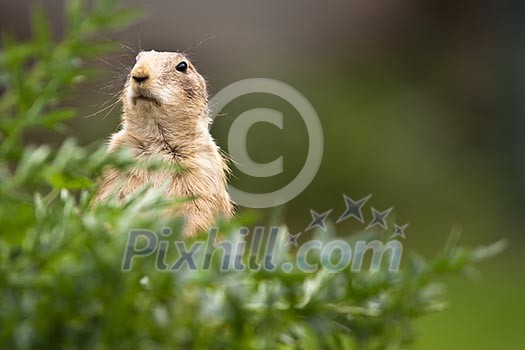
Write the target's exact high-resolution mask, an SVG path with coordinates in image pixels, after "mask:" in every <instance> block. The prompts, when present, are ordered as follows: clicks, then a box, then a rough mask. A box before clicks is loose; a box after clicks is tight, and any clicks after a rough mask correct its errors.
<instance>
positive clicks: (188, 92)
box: [96, 51, 233, 236]
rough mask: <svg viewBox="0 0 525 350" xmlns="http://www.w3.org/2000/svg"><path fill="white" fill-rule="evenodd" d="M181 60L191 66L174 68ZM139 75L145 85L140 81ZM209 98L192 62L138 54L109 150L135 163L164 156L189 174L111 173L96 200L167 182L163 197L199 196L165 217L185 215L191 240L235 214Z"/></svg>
mask: <svg viewBox="0 0 525 350" xmlns="http://www.w3.org/2000/svg"><path fill="white" fill-rule="evenodd" d="M181 61H184V62H186V63H187V65H188V68H187V70H186V72H179V71H177V70H176V69H175V67H176V66H177V64H179V63H180V62H181ZM134 76H135V77H147V80H145V81H143V82H141V83H138V82H136V81H135V80H134V79H133V77H134ZM138 96H142V97H143V98H140V97H139V98H137V97H138ZM207 98H208V96H207V92H206V82H205V80H204V78H203V77H202V76H201V75H200V74H199V73H198V72H197V71H196V70H195V68H194V67H193V65H192V64H191V63H190V62H189V60H188V59H187V57H185V56H184V55H182V54H179V53H172V52H155V51H148V52H142V53H140V54H139V55H138V56H137V62H136V64H135V66H134V67H133V69H132V70H131V73H130V76H129V79H128V80H127V82H126V85H125V87H124V90H123V94H122V102H123V105H124V108H123V115H122V128H121V130H120V131H119V132H117V133H115V134H114V135H113V136H112V137H111V139H110V141H109V151H110V152H112V151H114V150H116V149H117V148H119V147H126V148H129V149H131V151H132V152H133V154H134V156H135V157H136V159H137V160H147V159H148V158H151V157H161V159H162V160H163V161H165V162H167V163H169V164H174V165H180V166H181V167H182V168H183V169H184V170H183V171H182V172H176V171H171V170H166V169H160V170H147V169H143V168H139V167H137V168H132V169H129V170H127V171H125V172H120V171H117V170H109V171H107V172H106V173H105V174H104V175H103V176H102V179H101V186H100V191H99V193H98V194H97V196H96V201H104V200H106V199H108V198H109V197H110V196H113V195H117V196H118V197H119V198H121V200H123V199H124V198H126V197H127V196H128V195H130V194H131V193H133V192H135V191H137V190H139V189H141V188H143V187H144V186H145V185H147V186H150V187H151V188H153V189H158V188H160V187H161V186H163V184H166V183H167V185H168V187H167V190H166V191H165V196H166V198H168V199H171V198H173V199H177V198H187V197H194V199H193V200H190V201H187V202H184V203H183V204H182V205H181V206H180V208H173V209H169V210H168V211H167V213H166V214H167V215H183V216H184V217H185V219H186V225H185V229H184V234H185V235H186V236H192V235H195V234H197V233H198V232H201V231H205V230H207V229H208V228H209V227H210V226H211V225H212V224H213V223H214V221H215V220H216V218H217V217H221V216H224V217H229V216H231V215H232V213H233V207H232V204H231V201H230V198H229V195H228V193H227V191H226V186H227V184H226V175H227V172H228V168H227V165H226V164H225V161H224V159H223V158H222V157H221V155H220V153H219V149H218V147H217V145H216V144H215V142H214V141H213V139H212V137H211V135H210V133H209V131H208V126H209V123H210V121H211V120H210V118H209V117H208V104H207Z"/></svg>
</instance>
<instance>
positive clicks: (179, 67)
mask: <svg viewBox="0 0 525 350" xmlns="http://www.w3.org/2000/svg"><path fill="white" fill-rule="evenodd" d="M175 69H176V70H178V71H179V72H185V71H186V70H187V69H188V64H187V63H186V62H184V61H182V62H181V63H179V64H177V67H175Z"/></svg>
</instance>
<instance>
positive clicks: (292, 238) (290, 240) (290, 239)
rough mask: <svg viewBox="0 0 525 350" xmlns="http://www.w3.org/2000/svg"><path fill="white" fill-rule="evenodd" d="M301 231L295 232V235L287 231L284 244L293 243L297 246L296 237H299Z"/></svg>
mask: <svg viewBox="0 0 525 350" xmlns="http://www.w3.org/2000/svg"><path fill="white" fill-rule="evenodd" d="M301 233H302V232H299V233H296V234H295V235H292V234H291V233H290V232H288V242H286V244H291V245H294V246H296V247H297V246H298V245H297V238H299V236H300V235H301Z"/></svg>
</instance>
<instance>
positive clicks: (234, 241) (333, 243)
mask: <svg viewBox="0 0 525 350" xmlns="http://www.w3.org/2000/svg"><path fill="white" fill-rule="evenodd" d="M371 197H372V195H371V194H370V195H368V196H366V197H364V198H361V199H359V200H354V199H352V198H350V197H349V196H347V195H346V194H345V195H343V198H344V201H345V205H346V209H345V210H344V212H343V213H341V214H340V215H339V216H338V218H337V221H336V224H337V223H340V222H343V221H345V220H349V219H353V220H357V221H359V222H360V223H362V224H363V225H366V226H365V227H364V230H365V231H366V230H371V229H378V228H379V229H382V230H384V231H385V232H389V231H392V228H391V227H389V224H388V223H387V217H388V216H389V214H390V213H391V212H392V211H393V207H391V208H389V209H386V210H383V211H380V210H377V209H375V208H374V207H370V211H371V213H372V218H371V219H370V221H368V222H367V221H365V215H364V214H363V211H364V207H365V205H366V204H367V202H368V201H369V199H370V198H371ZM332 213H333V209H330V210H327V211H325V212H323V213H318V212H316V211H315V210H313V209H312V210H310V214H311V216H312V220H311V222H310V223H309V224H308V225H307V226H306V227H305V229H304V230H303V231H300V232H298V233H295V234H292V233H290V232H288V231H287V230H285V229H284V228H282V227H278V226H272V227H263V226H258V227H255V228H253V229H250V228H248V227H241V228H238V229H237V230H236V232H235V233H234V235H232V236H231V237H232V238H230V239H224V240H222V241H220V242H218V239H217V235H218V228H212V229H210V231H209V233H208V237H207V239H206V240H205V241H194V242H192V243H191V244H190V243H188V242H187V241H184V240H176V239H175V240H172V239H171V236H172V230H171V229H170V228H164V229H163V230H162V231H161V232H160V234H156V233H155V232H153V231H150V230H144V229H137V230H131V231H130V232H129V234H128V240H127V245H126V248H125V252H124V256H123V260H122V270H123V271H130V270H131V269H132V268H133V262H134V261H135V260H136V259H141V258H146V257H149V256H154V257H155V267H156V269H157V270H158V271H164V272H169V271H179V270H181V269H186V270H190V271H199V270H202V271H207V270H211V269H212V268H213V262H214V261H215V260H216V259H217V258H218V260H219V268H220V270H221V271H245V270H251V271H261V270H264V271H269V272H274V271H277V270H278V269H280V270H281V271H283V272H285V273H290V272H292V271H294V270H300V271H302V272H305V273H313V272H316V271H318V270H319V269H324V270H326V271H328V272H334V273H335V272H340V271H343V270H350V271H352V272H359V271H363V270H364V269H368V270H369V271H378V270H379V269H380V268H381V267H382V266H385V268H386V269H387V270H388V271H390V272H397V271H398V270H399V266H400V263H401V257H402V254H403V244H402V241H401V240H400V239H405V230H406V228H407V227H408V224H404V225H398V224H397V223H394V225H393V232H391V233H389V238H388V239H387V240H379V239H374V240H370V239H368V240H353V241H352V242H349V241H346V240H344V239H336V238H334V239H328V240H326V239H325V240H323V239H310V240H306V241H305V242H303V243H299V237H300V236H301V235H302V234H303V233H306V232H308V231H310V230H316V231H317V233H318V236H319V235H321V236H322V235H323V232H327V230H328V228H327V224H326V221H327V220H328V219H329V218H330V216H331V215H332ZM292 247H295V248H294V249H293V252H292V249H291V248H292ZM283 249H284V250H287V251H288V252H289V253H288V254H289V255H292V256H293V259H288V260H287V261H283V259H282V252H283ZM368 252H369V254H366V253H368ZM366 256H368V257H369V259H368V260H367V259H365V257H366ZM169 257H175V258H174V259H173V260H172V261H171V262H167V260H169ZM365 260H366V261H369V262H370V263H369V264H365V263H364V262H365Z"/></svg>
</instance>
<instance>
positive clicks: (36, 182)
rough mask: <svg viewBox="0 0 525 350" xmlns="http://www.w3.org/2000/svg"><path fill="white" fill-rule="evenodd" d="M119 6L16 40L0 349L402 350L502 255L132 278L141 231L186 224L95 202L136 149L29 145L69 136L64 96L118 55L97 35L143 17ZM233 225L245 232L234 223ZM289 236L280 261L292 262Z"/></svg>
mask: <svg viewBox="0 0 525 350" xmlns="http://www.w3.org/2000/svg"><path fill="white" fill-rule="evenodd" d="M113 3H114V2H112V1H106V0H104V1H102V0H98V1H94V2H93V4H92V5H93V6H91V7H90V8H89V9H88V7H87V6H86V5H85V3H84V2H83V1H69V2H67V11H66V23H67V26H66V32H65V36H64V37H63V38H62V39H61V41H59V42H58V43H56V44H55V43H53V42H52V38H51V34H50V30H49V26H48V24H47V22H46V20H45V17H44V16H43V15H42V13H41V12H38V11H37V12H35V16H34V20H33V23H34V28H35V32H34V39H33V40H32V41H31V42H29V43H18V42H17V41H15V40H14V39H12V38H7V39H6V40H5V41H4V47H3V51H2V52H1V54H0V67H1V75H0V84H1V85H2V88H3V89H4V92H3V94H2V96H1V99H0V113H1V114H2V119H1V120H0V138H1V140H2V145H1V147H0V223H1V232H2V233H1V236H0V324H1V325H2V326H1V327H0V348H5V349H30V348H31V349H32V348H38V349H77V348H86V349H135V348H136V349H149V348H152V349H164V348H165V349H173V348H183V349H188V348H194V349H230V348H239V349H303V348H304V349H319V348H329V349H399V348H404V347H406V346H407V345H408V344H410V342H411V341H412V339H413V331H412V326H411V322H412V320H413V319H415V318H416V317H419V316H421V315H424V314H427V313H430V312H434V311H438V310H440V309H442V308H443V306H444V304H443V300H442V295H441V288H440V286H439V284H436V283H435V282H434V281H435V280H436V278H437V277H438V276H440V275H441V274H443V273H447V272H457V271H465V270H468V269H470V268H472V263H475V262H476V261H478V260H480V259H483V258H485V257H487V256H490V255H493V254H494V253H496V252H497V251H499V250H500V248H501V244H496V245H494V246H491V247H489V248H483V249H476V250H469V249H465V248H461V247H458V246H457V245H456V242H455V239H453V240H451V243H450V244H449V245H447V247H446V248H445V249H444V250H443V251H442V252H441V253H440V254H439V255H438V256H437V257H436V258H434V259H433V260H431V261H426V260H425V259H423V258H420V257H412V258H411V259H410V261H409V262H408V263H407V264H406V267H405V268H404V270H403V271H401V272H398V273H394V272H389V271H388V270H387V269H386V268H385V269H382V270H381V271H379V272H375V273H374V272H366V271H365V272H360V273H352V272H350V271H344V272H341V273H329V272H327V271H324V270H319V271H317V272H316V273H312V274H307V273H303V272H300V271H298V270H293V271H292V272H291V273H284V272H282V270H281V269H279V268H277V270H276V271H275V272H264V271H258V272H255V271H237V272H235V271H229V272H221V271H220V270H219V267H220V257H217V256H216V257H215V259H214V261H213V264H212V269H210V270H209V271H191V272H190V271H187V270H184V269H181V270H179V271H172V272H159V271H157V270H156V268H155V264H156V261H155V258H156V257H155V256H149V257H147V258H143V259H137V260H135V261H134V264H133V269H132V270H131V271H130V272H122V271H121V263H122V257H123V253H124V250H125V248H126V244H127V241H126V240H127V235H126V233H127V232H128V231H129V230H130V229H132V228H137V227H143V228H148V229H151V230H155V231H156V232H159V230H160V229H161V228H162V227H174V228H177V227H180V222H179V220H178V219H176V218H175V219H162V220H159V219H157V218H156V215H155V214H156V213H158V211H159V210H160V209H162V208H163V207H164V206H166V205H170V203H166V202H164V201H162V200H161V193H157V194H156V195H153V196H151V197H150V198H148V199H147V200H144V198H141V196H140V194H137V195H136V196H135V197H134V198H130V199H128V200H127V201H126V203H125V204H124V205H122V206H121V205H117V204H115V203H109V204H107V205H100V206H96V207H92V206H91V204H90V203H91V199H92V196H93V193H94V189H95V184H94V182H93V179H94V178H96V176H97V174H99V173H100V172H101V171H102V169H103V168H104V167H106V166H108V165H112V166H116V167H122V168H124V167H127V166H129V165H130V164H131V158H130V157H129V155H127V154H125V153H118V154H115V155H107V154H106V152H105V151H104V149H103V148H97V149H91V150H88V149H85V148H83V147H79V146H78V145H76V143H75V142H74V141H73V140H67V141H65V142H64V144H63V145H62V146H61V147H60V148H59V149H58V150H53V149H52V148H50V147H48V146H45V145H44V146H39V147H34V146H25V147H24V145H23V144H22V142H21V136H22V133H23V132H24V130H26V129H27V128H29V127H45V128H52V129H56V130H60V128H61V125H62V124H61V122H62V121H63V120H65V119H67V118H70V117H72V116H73V115H74V111H72V110H71V109H67V108H62V107H61V103H62V102H63V101H64V98H66V97H67V95H68V92H70V91H71V86H72V85H74V84H77V83H79V82H80V81H82V80H84V78H85V77H86V76H89V75H90V72H89V70H87V69H86V68H84V66H83V64H82V63H83V62H84V60H85V59H88V58H89V57H92V56H95V55H98V54H101V53H103V52H105V51H106V50H107V46H106V44H101V43H99V42H96V41H93V40H92V36H93V35H94V34H96V33H98V32H99V31H100V30H103V29H110V28H115V27H116V28H118V27H119V26H121V25H122V24H123V23H125V22H127V21H128V20H129V19H130V16H132V15H133V12H130V11H127V10H126V11H122V10H119V9H118V8H117V7H115V5H113ZM171 204H172V203H171ZM223 230H224V231H225V232H230V233H228V236H227V237H228V238H230V239H232V240H236V239H238V237H237V236H236V235H235V234H234V227H233V226H232V224H226V225H225V226H224V227H223ZM452 237H456V235H453V236H452ZM280 238H281V241H279V242H278V245H277V246H278V247H279V249H278V254H277V256H275V257H274V260H275V261H277V263H278V265H279V266H281V264H283V263H286V262H292V261H294V252H293V251H292V250H289V247H288V246H286V244H285V235H280ZM318 238H319V239H322V240H325V241H326V240H330V239H334V238H335V236H333V234H323V235H320V236H319V237H318ZM169 239H170V240H171V241H173V240H175V239H177V233H174V236H173V237H170V238H169ZM169 257H170V258H171V259H174V258H176V254H171V255H170V256H169ZM311 263H313V261H312V262H311Z"/></svg>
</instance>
